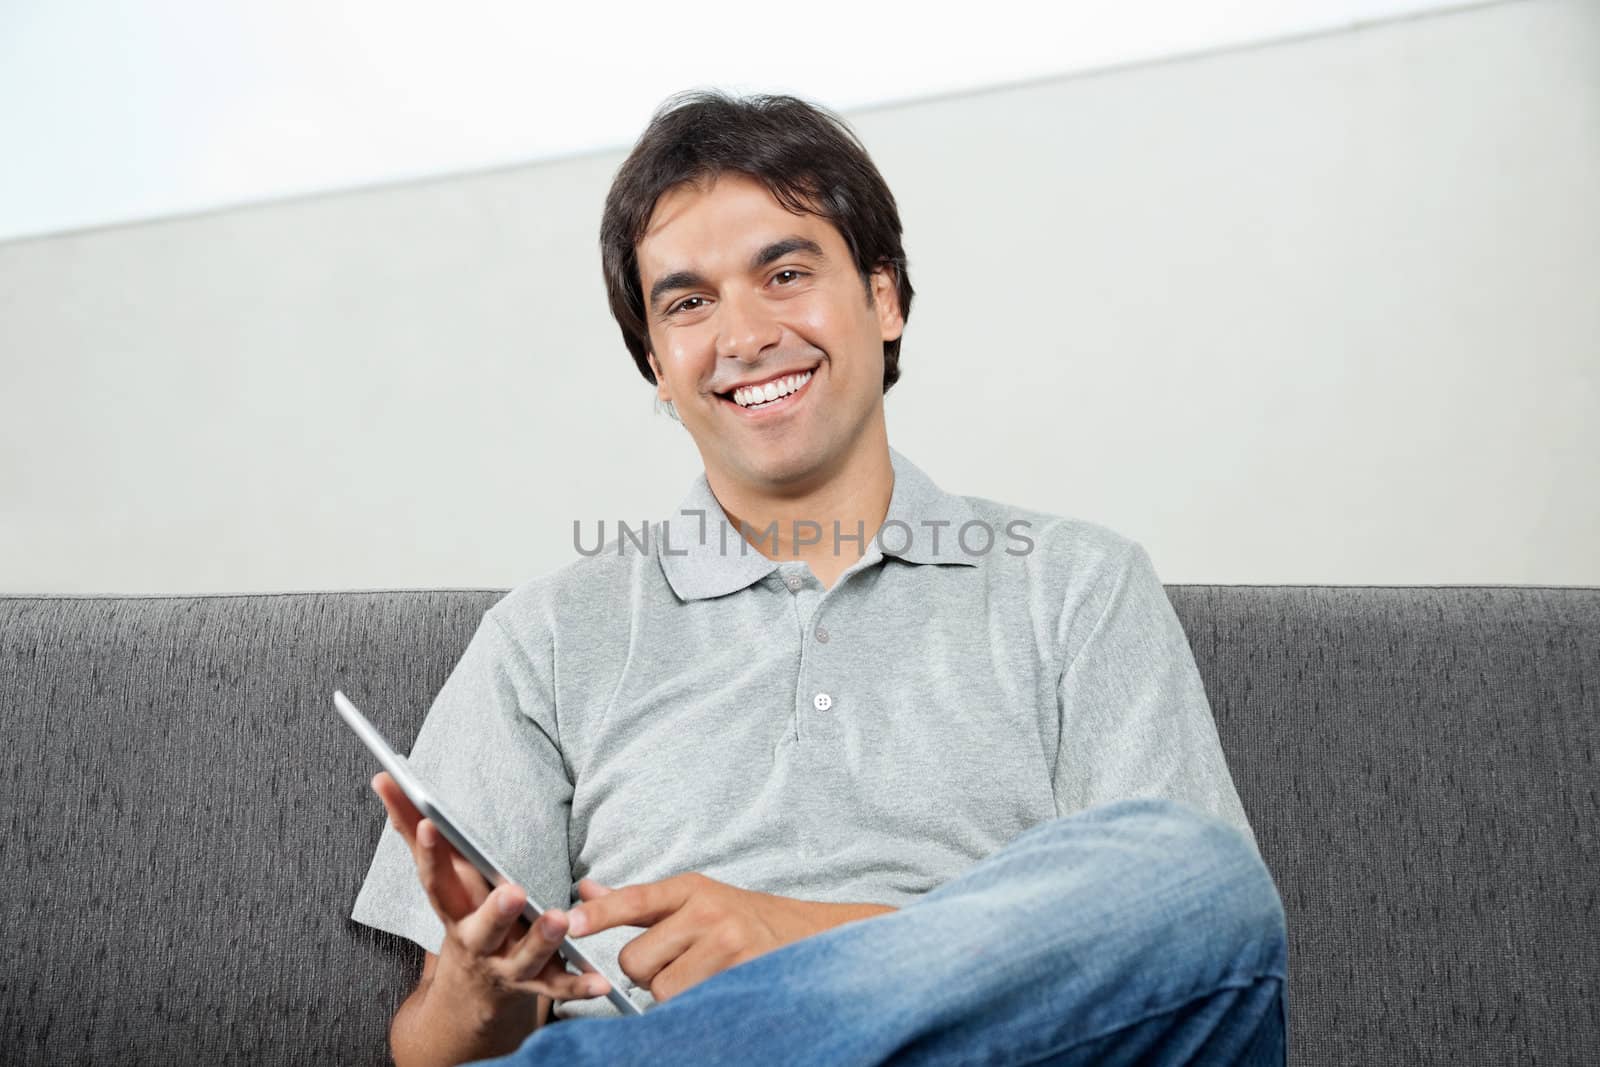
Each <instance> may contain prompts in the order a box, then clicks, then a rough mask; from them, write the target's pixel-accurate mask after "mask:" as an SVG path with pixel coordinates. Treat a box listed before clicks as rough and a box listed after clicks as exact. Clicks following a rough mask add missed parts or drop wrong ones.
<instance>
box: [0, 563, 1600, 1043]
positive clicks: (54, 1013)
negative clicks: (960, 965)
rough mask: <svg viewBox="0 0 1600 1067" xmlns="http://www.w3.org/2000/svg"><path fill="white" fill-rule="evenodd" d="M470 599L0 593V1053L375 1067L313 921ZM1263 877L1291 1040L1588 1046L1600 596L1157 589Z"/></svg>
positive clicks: (385, 976) (474, 612)
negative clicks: (374, 738)
mask: <svg viewBox="0 0 1600 1067" xmlns="http://www.w3.org/2000/svg"><path fill="white" fill-rule="evenodd" d="M502 594H503V591H498V590H432V591H399V592H330V593H291V594H273V595H243V596H196V597H0V713H3V718H0V723H3V726H0V739H3V742H4V743H3V745H0V768H3V771H4V773H3V775H0V801H3V807H0V810H3V812H4V815H3V819H4V824H5V825H4V832H3V833H0V915H4V916H5V919H4V922H5V934H6V938H5V940H6V950H5V952H4V953H3V954H0V959H3V960H4V962H3V963H0V1015H3V1018H0V1049H3V1050H4V1052H3V1055H0V1059H3V1060H4V1062H6V1063H8V1064H58V1063H68V1062H95V1063H153V1064H169V1063H191V1062H205V1063H212V1064H231V1063H252V1064H254V1063H272V1064H277V1063H282V1064H290V1063H294V1064H300V1063H341V1064H366V1063H370V1064H374V1065H378V1064H384V1063H386V1062H388V1061H387V1049H386V1034H387V1029H388V1024H389V1020H390V1019H391V1017H392V1016H393V1014H394V1012H395V1010H396V1008H398V1007H399V1004H400V1002H401V1001H402V1000H403V999H404V998H405V996H406V995H407V994H408V993H409V992H410V991H411V989H412V987H413V986H414V984H415V982H416V978H417V975H418V973H419V971H420V967H421V955H422V951H421V949H420V948H418V947H417V946H415V945H413V944H411V943H410V942H408V941H405V940H403V939H399V938H395V937H393V936H391V935H388V934H384V933H381V932H378V931H375V930H372V929H369V928H367V927H364V926H361V925H360V924H357V923H354V922H352V921H351V920H349V919H348V918H347V916H348V914H349V911H350V906H351V904H352V903H353V901H354V899H355V895H356V891H357V888H358V887H359V886H360V884H361V882H362V880H363V878H364V877H365V875H366V871H367V865H368V863H369V861H370V860H371V857H372V852H373V848H374V846H375V844H376V841H377V837H378V833H379V831H380V829H381V827H382V824H383V811H382V808H381V806H380V805H379V804H378V801H377V798H376V797H375V796H374V795H373V794H372V792H371V791H370V789H369V788H368V785H367V782H368V781H369V780H370V778H371V777H372V775H373V774H374V773H375V772H376V770H377V767H376V765H375V763H374V761H373V760H372V759H371V758H370V756H368V754H367V753H366V751H365V750H364V749H362V748H361V747H360V745H359V744H358V743H357V742H356V741H355V739H354V737H353V736H352V735H351V734H350V733H349V731H348V729H347V728H346V727H345V726H344V725H343V724H342V723H341V722H340V721H339V720H338V718H337V717H336V715H335V714H334V712H333V710H332V707H331V703H330V694H331V693H332V691H333V690H334V689H335V688H340V689H343V690H345V691H346V692H347V693H349V694H350V695H351V697H352V698H353V699H354V700H355V701H356V703H357V704H358V705H359V706H361V707H362V709H363V710H364V711H366V712H367V714H368V715H369V716H370V717H372V719H373V720H374V721H375V722H376V723H377V725H378V727H379V728H380V729H381V730H383V731H384V732H385V733H386V734H387V735H388V736H389V737H390V739H391V740H392V741H393V742H394V743H395V744H396V746H397V747H399V748H401V749H402V751H404V750H408V749H409V747H410V744H411V741H412V739H413V738H414V736H415V734H416V731H417V728H418V727H419V726H420V725H421V722H422V719H423V717H424V715H425V714H426V712H427V708H428V706H429V704H430V702H431V698H432V695H433V694H434V693H436V692H437V691H438V689H439V688H440V686H442V685H443V683H444V680H445V678H446V676H447V675H448V674H449V672H450V669H451V668H452V667H453V666H454V664H455V662H456V659H457V658H458V657H459V656H460V654H461V652H462V650H463V649H464V648H465V647H466V644H467V641H468V639H469V638H470V636H471V634H472V632H473V629H474V627H475V626H476V624H477V621H478V619H479V617H480V616H481V614H482V612H483V611H484V609H486V608H487V607H488V606H489V605H490V604H492V603H493V602H494V601H496V600H497V599H499V597H500V596H501V595H502ZM1168 594H1169V596H1170V597H1171V599H1172V602H1173V605H1174V607H1175V609H1176V610H1177V613H1178V616H1179V618H1180V619H1181V620H1182V622H1183V624H1184V627H1185V629H1186V631H1187V633H1188V635H1189V639H1190V644H1191V646H1192V647H1193V649H1194V653H1195V659H1196V662H1197V663H1198V665H1199V668H1200V672H1201V675H1202V677H1203V678H1204V680H1205V684H1206V689H1207V692H1208V693H1209V694H1210V697H1211V702H1212V709H1213V712H1214V714H1215V716H1216V719H1217V726H1218V730H1219V733H1220V735H1221V738H1222V744H1223V748H1224V750H1225V752H1226V754H1227V757H1228V762H1229V766H1230V768H1231V770H1232V772H1233V776H1234V780H1235V782H1236V784H1237V786H1238V789H1239V794H1240V797H1241V799H1242V800H1243V802H1244V806H1245V809H1246V811H1247V812H1248V813H1249V816H1250V819H1251V823H1252V826H1253V827H1254V829H1255V831H1256V837H1257V840H1258V841H1259V843H1260V845H1261V850H1262V854H1263V857H1264V858H1265V860H1266V862H1267V864H1268V866H1269V867H1270V868H1271V870H1272V872H1273V874H1274V877H1275V878H1276V880H1277V883H1278V887H1279V890H1280V892H1281V893H1282V896H1283V901H1284V906H1285V910H1286V912H1287V915H1288V920H1289V937H1290V987H1289V1010H1290V1045H1291V1050H1292V1051H1291V1059H1292V1062H1294V1063H1296V1064H1324V1063H1326V1064H1349V1063H1407V1064H1423V1063H1441V1064H1443V1063H1452V1064H1458V1063H1463V1062H1545V1063H1558V1062H1572V1063H1576V1062H1580V1061H1581V1060H1582V1059H1583V1058H1585V1057H1587V1056H1588V1055H1590V1054H1591V1052H1592V1050H1593V1049H1595V1048H1597V1047H1600V1015H1597V1008H1596V1005H1597V1003H1600V991H1597V990H1596V988H1595V975H1596V974H1597V973H1600V934H1597V932H1596V931H1597V930H1600V914H1597V909H1596V885H1597V882H1596V877H1595V873H1596V871H1597V870H1600V838H1597V831H1596V827H1597V826H1600V798H1597V786H1596V763H1595V756H1596V750H1597V749H1600V743H1597V742H1600V589H1576V588H1534V587H1425V588H1391V587H1314V586H1169V587H1168Z"/></svg>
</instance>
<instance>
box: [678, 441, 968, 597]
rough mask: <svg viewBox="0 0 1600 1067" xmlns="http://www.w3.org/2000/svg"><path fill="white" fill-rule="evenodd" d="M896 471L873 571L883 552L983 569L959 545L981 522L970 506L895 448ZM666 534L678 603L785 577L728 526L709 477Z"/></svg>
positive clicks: (874, 543)
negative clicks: (974, 522)
mask: <svg viewBox="0 0 1600 1067" xmlns="http://www.w3.org/2000/svg"><path fill="white" fill-rule="evenodd" d="M889 463H890V466H891V467H893V469H894V488H893V490H891V492H890V494H889V511H888V513H887V514H886V515H885V516H884V519H883V529H882V530H881V531H880V534H879V536H878V537H868V539H867V544H866V551H865V553H864V557H871V558H870V559H869V563H873V562H876V561H877V559H878V558H880V545H881V555H882V556H894V557H895V558H896V559H901V560H904V561H906V562H907V563H918V564H930V563H955V564H960V565H962V566H967V567H976V566H977V565H978V558H977V557H974V556H972V555H969V554H968V553H966V552H965V551H963V550H962V548H961V546H960V543H959V541H958V540H957V535H958V531H959V530H960V529H961V526H962V524H963V523H965V522H968V521H970V520H971V519H973V518H974V515H973V511H972V507H971V505H969V504H968V503H967V502H966V501H965V500H964V499H962V498H961V497H959V496H956V495H954V494H953V493H946V492H945V491H944V490H942V489H940V488H939V487H938V486H937V485H935V484H934V482H933V479H931V478H929V477H928V476H927V475H926V474H924V473H923V472H922V470H921V469H920V468H918V467H917V466H916V464H914V463H912V462H911V461H910V460H909V459H907V458H906V457H905V456H903V455H901V454H900V453H899V452H897V451H895V449H893V448H890V449H889ZM702 516H703V519H702ZM819 521H820V520H819ZM930 524H931V525H930ZM665 526H666V527H670V529H669V530H665V532H666V534H667V536H666V537H662V536H661V533H660V532H658V535H657V538H656V541H657V545H658V549H657V553H656V554H657V558H659V559H660V561H661V570H662V573H664V574H665V575H666V578H667V582H668V584H669V585H671V586H672V591H673V592H674V593H676V594H677V595H678V597H679V599H682V600H704V599H707V598H710V597H718V596H724V595H726V594H728V593H733V592H737V591H738V590H740V589H744V588H746V587H748V586H750V585H753V584H754V583H756V582H758V581H760V580H761V579H762V578H765V577H766V576H767V575H769V574H771V573H772V572H773V571H775V570H777V569H778V563H779V561H778V560H773V559H768V558H767V557H766V556H764V555H762V553H761V551H760V550H759V549H757V548H756V547H755V546H754V545H751V544H749V543H748V542H745V541H744V538H743V537H741V536H740V534H739V532H738V530H737V528H735V527H734V525H733V524H732V523H731V522H729V521H728V518H727V512H725V511H723V510H722V505H721V504H719V503H718V502H717V498H716V496H715V494H713V493H712V492H711V484H710V483H709V482H708V481H707V480H706V476H705V472H704V471H702V472H700V474H699V475H698V476H697V477H696V478H695V480H694V483H693V484H692V485H691V486H690V487H689V492H688V494H687V495H686V496H684V498H683V501H682V502H681V503H680V504H679V505H678V511H677V512H676V513H675V514H674V515H673V516H672V517H671V518H669V519H668V520H667V523H666V524H665ZM719 526H720V527H723V528H724V529H719ZM845 532H846V533H848V532H849V531H845ZM702 533H703V534H704V536H702ZM832 533H833V531H832V530H831V529H828V530H825V531H824V533H823V537H824V538H829V537H831V536H832ZM936 534H937V536H935V535H936ZM935 541H937V544H935ZM848 543H849V542H847V544H848ZM724 546H726V550H724Z"/></svg>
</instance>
